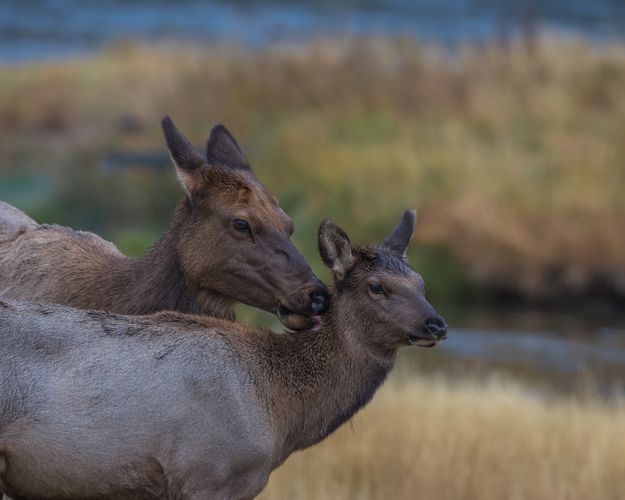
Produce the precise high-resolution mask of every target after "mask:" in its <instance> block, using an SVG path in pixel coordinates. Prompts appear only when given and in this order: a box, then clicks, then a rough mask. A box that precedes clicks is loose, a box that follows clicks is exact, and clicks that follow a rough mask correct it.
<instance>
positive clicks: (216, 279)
mask: <svg viewBox="0 0 625 500" xmlns="http://www.w3.org/2000/svg"><path fill="white" fill-rule="evenodd" d="M162 125H163V132H164V134H165V139H166V141H167V146H168V148H169V152H170V155H171V158H172V160H173V162H174V164H175V167H176V172H177V174H178V178H179V179H180V182H181V184H182V186H183V187H184V189H185V191H186V192H187V196H188V200H187V205H188V217H187V219H186V220H185V221H184V222H183V223H182V225H181V228H180V237H179V245H178V253H179V258H180V262H181V266H182V269H183V271H184V274H185V276H186V279H187V280H188V281H189V282H190V283H191V284H192V285H193V286H194V287H195V288H196V289H197V290H198V293H199V294H201V293H202V292H203V291H206V292H207V293H210V292H213V293H214V292H216V293H218V294H220V295H221V296H224V297H226V298H227V299H230V300H234V301H239V302H243V303H245V304H249V305H251V306H255V307H258V308H260V309H264V310H266V311H269V312H272V313H274V314H277V315H278V317H279V318H280V320H281V321H282V323H284V324H285V326H287V327H289V328H294V329H301V328H308V327H312V326H313V325H314V324H315V323H316V322H317V321H318V320H317V318H318V315H319V314H322V313H323V312H324V311H325V310H326V308H327V301H328V296H327V291H326V289H325V287H324V286H323V284H322V283H321V282H320V281H319V279H317V277H316V276H315V275H314V274H313V273H312V271H311V269H310V267H309V266H308V264H307V263H306V261H305V260H304V258H303V257H302V255H301V254H300V253H299V252H298V251H297V249H296V248H295V247H294V246H293V243H292V242H291V240H290V236H291V234H292V233H293V223H292V222H291V219H290V218H289V217H288V216H287V215H286V213H284V211H283V210H282V209H281V208H280V207H279V206H278V201H277V200H276V198H275V197H274V196H273V195H272V194H271V193H270V192H269V191H268V190H267V188H265V187H264V186H263V185H262V184H261V183H260V182H259V181H258V180H257V179H256V177H255V176H254V173H253V172H252V169H251V168H250V166H249V164H248V163H247V161H246V160H245V158H244V157H243V154H242V153H241V149H240V148H239V145H238V144H237V142H236V140H235V139H234V137H233V136H232V135H231V134H230V132H228V130H227V129H226V128H225V127H224V126H223V125H217V126H215V127H214V128H213V130H212V131H211V133H210V136H209V138H208V143H207V145H206V154H205V155H202V154H201V153H199V152H198V151H197V150H196V149H195V148H194V147H193V146H192V145H191V143H190V142H189V141H188V140H187V138H186V137H184V135H182V133H181V132H180V131H179V130H178V129H177V128H176V126H175V125H174V123H173V122H172V120H171V119H170V118H169V117H166V118H164V119H163V122H162Z"/></svg>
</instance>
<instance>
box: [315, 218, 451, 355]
mask: <svg viewBox="0 0 625 500" xmlns="http://www.w3.org/2000/svg"><path fill="white" fill-rule="evenodd" d="M415 221H416V214H415V212H414V211H406V212H405V213H404V214H403V217H402V218H401V221H400V222H399V224H398V225H397V227H396V228H395V229H394V231H393V232H392V233H391V235H390V236H389V237H388V238H387V239H386V240H384V242H383V243H382V244H380V245H377V246H364V247H359V248H353V247H352V245H351V243H350V240H349V238H348V236H347V235H346V234H345V232H344V231H343V230H342V229H341V228H340V227H339V226H337V225H336V224H334V223H333V222H331V221H328V220H326V221H324V222H322V223H321V226H320V228H319V252H320V254H321V258H322V260H323V262H324V263H325V264H326V265H327V266H328V267H329V268H330V269H331V270H332V274H333V280H334V293H333V299H332V304H333V305H332V307H333V308H336V310H335V313H336V314H337V315H338V320H337V321H338V325H339V328H340V326H341V325H343V324H344V325H354V328H353V330H352V331H353V332H355V333H354V334H357V335H359V336H361V338H359V339H358V341H359V343H360V344H362V345H365V346H367V347H368V348H370V349H372V350H375V351H376V352H381V353H394V352H395V351H396V350H397V349H398V348H399V347H402V346H407V345H416V346H421V347H433V346H435V345H436V344H437V343H438V342H439V341H440V340H442V339H444V338H445V337H446V336H447V325H446V324H445V321H444V320H443V318H441V316H439V314H438V313H437V312H436V311H435V310H434V308H433V307H432V306H431V305H430V303H429V302H428V301H427V300H426V298H425V286H424V282H423V279H422V278H421V276H420V275H419V274H417V273H416V272H415V271H413V270H412V269H411V268H410V266H409V265H408V264H407V263H406V260H405V253H406V249H407V247H408V243H409V242H410V238H411V237H412V233H413V232H414V227H415Z"/></svg>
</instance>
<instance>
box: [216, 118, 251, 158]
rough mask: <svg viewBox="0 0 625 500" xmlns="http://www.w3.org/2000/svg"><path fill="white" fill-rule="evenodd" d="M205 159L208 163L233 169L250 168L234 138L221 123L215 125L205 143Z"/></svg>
mask: <svg viewBox="0 0 625 500" xmlns="http://www.w3.org/2000/svg"><path fill="white" fill-rule="evenodd" d="M206 160H207V161H208V164H209V165H221V166H224V167H229V168H234V169H246V168H250V166H249V164H248V163H247V160H246V159H245V158H244V156H243V153H242V152H241V148H240V147H239V144H238V143H237V141H236V139H235V138H234V137H233V136H232V134H231V133H230V132H229V131H228V129H227V128H226V127H224V126H223V125H221V124H220V125H215V126H214V127H213V130H211V133H210V135H209V137H208V142H207V143H206Z"/></svg>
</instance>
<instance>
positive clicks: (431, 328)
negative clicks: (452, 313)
mask: <svg viewBox="0 0 625 500" xmlns="http://www.w3.org/2000/svg"><path fill="white" fill-rule="evenodd" d="M425 329H426V331H427V332H428V333H429V334H431V335H435V336H436V337H438V338H442V337H444V336H445V335H446V334H447V324H446V323H445V321H443V318H436V317H434V318H428V319H427V320H426V321H425Z"/></svg>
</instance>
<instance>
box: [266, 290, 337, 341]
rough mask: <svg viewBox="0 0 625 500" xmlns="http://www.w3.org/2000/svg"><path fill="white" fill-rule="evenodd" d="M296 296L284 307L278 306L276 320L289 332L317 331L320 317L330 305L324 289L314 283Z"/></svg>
mask: <svg viewBox="0 0 625 500" xmlns="http://www.w3.org/2000/svg"><path fill="white" fill-rule="evenodd" d="M298 295H299V297H297V296H296V297H290V298H289V299H290V300H288V303H287V304H286V305H285V304H281V305H280V306H278V310H277V312H276V315H277V316H278V319H279V320H280V322H281V323H282V324H283V325H284V326H286V327H287V328H289V329H291V330H297V331H299V330H312V331H317V330H319V329H320V328H321V315H322V314H323V313H325V312H326V311H327V310H328V306H329V304H330V297H329V295H328V291H327V289H326V287H325V286H324V285H323V284H322V283H321V282H319V281H316V282H315V283H313V284H312V285H311V286H309V287H306V288H304V290H302V292H301V293H300V294H298Z"/></svg>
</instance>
